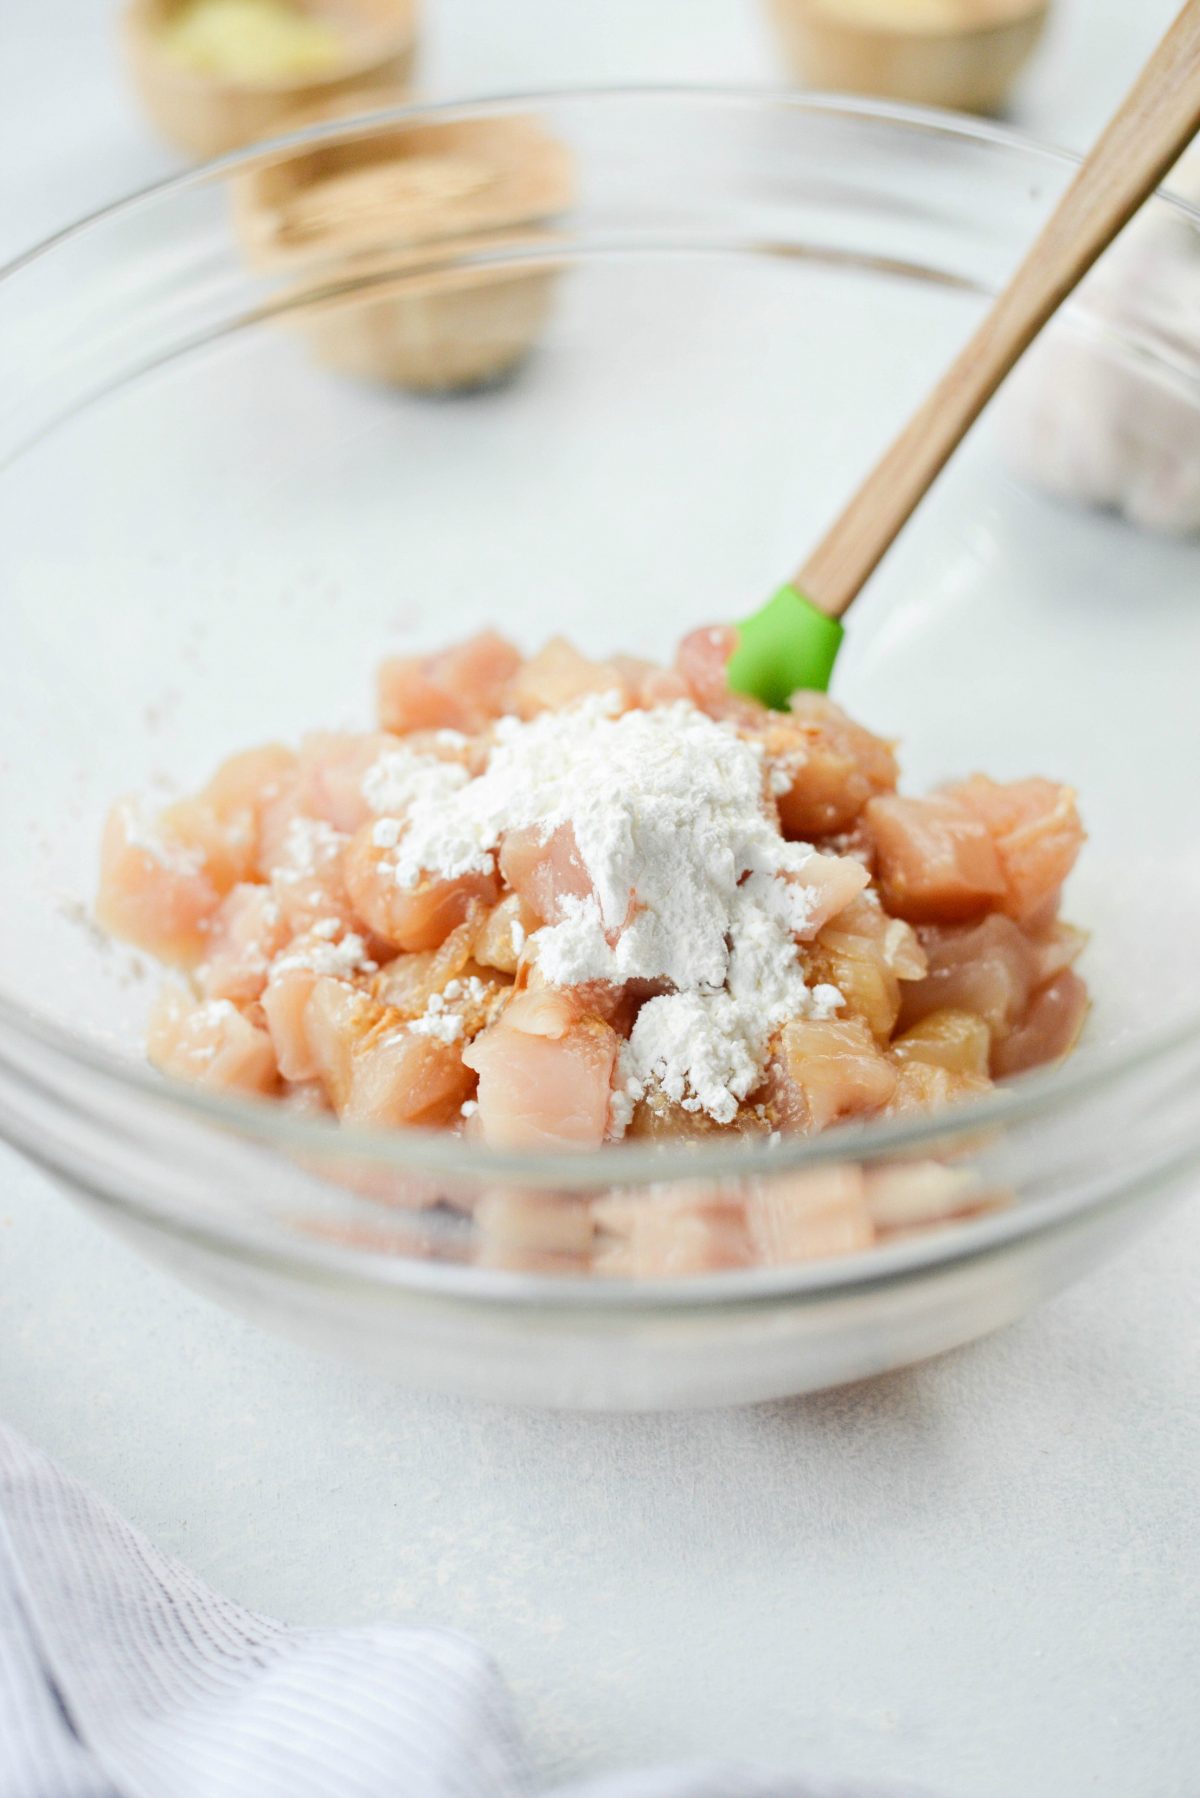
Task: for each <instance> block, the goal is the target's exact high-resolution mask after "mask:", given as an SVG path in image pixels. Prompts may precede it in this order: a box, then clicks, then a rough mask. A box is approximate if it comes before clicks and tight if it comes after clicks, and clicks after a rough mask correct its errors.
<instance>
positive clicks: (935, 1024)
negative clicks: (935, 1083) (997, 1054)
mask: <svg viewBox="0 0 1200 1798" xmlns="http://www.w3.org/2000/svg"><path fill="white" fill-rule="evenodd" d="M991 1048H992V1035H991V1031H990V1030H989V1029H988V1027H987V1025H986V1024H985V1023H984V1021H983V1019H982V1018H981V1017H977V1016H976V1015H975V1013H974V1012H970V1011H950V1010H947V1011H931V1012H930V1013H929V1014H928V1016H927V1017H924V1018H922V1019H921V1022H920V1023H919V1024H914V1025H913V1027H912V1029H911V1030H906V1031H905V1032H904V1034H903V1036H898V1037H897V1038H896V1040H895V1041H894V1042H893V1044H892V1056H893V1058H894V1059H895V1060H896V1061H923V1062H925V1063H926V1065H927V1066H929V1067H933V1068H946V1069H947V1070H948V1071H949V1072H950V1073H952V1074H986V1073H987V1071H988V1061H989V1057H990V1055H991Z"/></svg>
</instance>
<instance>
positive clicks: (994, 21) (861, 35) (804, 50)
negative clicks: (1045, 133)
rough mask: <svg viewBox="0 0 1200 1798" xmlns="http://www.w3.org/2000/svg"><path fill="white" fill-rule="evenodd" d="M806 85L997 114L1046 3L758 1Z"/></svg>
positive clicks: (1033, 41) (1037, 32)
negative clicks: (764, 7) (767, 14)
mask: <svg viewBox="0 0 1200 1798" xmlns="http://www.w3.org/2000/svg"><path fill="white" fill-rule="evenodd" d="M767 10H768V13H769V15H770V18H771V21H772V25H773V27H774V30H775V34H776V36H777V38H778V41H779V45H780V48H781V50H782V52H783V55H784V57H785V59H786V61H787V64H788V67H789V70H790V72H791V74H792V75H793V77H794V78H795V79H796V80H797V81H798V82H800V83H801V84H802V85H804V86H805V87H812V88H823V89H827V90H829V91H832V92H835V93H854V94H873V95H877V96H882V97H884V98H886V99H893V100H911V101H915V102H918V103H920V104H922V105H926V106H945V107H950V108H952V109H954V110H957V111H966V112H996V111H999V110H1000V108H1001V107H1003V105H1004V104H1005V102H1006V101H1007V99H1008V97H1009V94H1010V92H1011V91H1012V88H1013V85H1014V83H1015V82H1016V80H1017V77H1018V76H1019V75H1020V73H1021V71H1022V69H1023V68H1024V67H1025V65H1026V63H1027V62H1028V60H1029V58H1030V57H1031V56H1032V55H1033V52H1034V50H1035V49H1036V48H1037V45H1038V42H1039V40H1040V38H1041V36H1042V33H1043V31H1044V29H1045V26H1046V20H1047V16H1048V14H1049V10H1050V7H1049V0H767Z"/></svg>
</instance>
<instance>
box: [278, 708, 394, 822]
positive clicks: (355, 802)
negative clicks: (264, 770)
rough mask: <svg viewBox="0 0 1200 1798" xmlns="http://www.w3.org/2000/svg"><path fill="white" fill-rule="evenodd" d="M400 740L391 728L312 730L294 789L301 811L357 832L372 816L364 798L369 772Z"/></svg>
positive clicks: (305, 742)
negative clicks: (360, 730) (356, 730)
mask: <svg viewBox="0 0 1200 1798" xmlns="http://www.w3.org/2000/svg"><path fill="white" fill-rule="evenodd" d="M398 743H399V738H397V737H394V736H389V735H388V734H387V732H386V731H378V730H375V731H365V732H355V731H314V732H312V733H311V734H310V735H309V736H307V737H305V738H304V740H303V742H302V743H301V745H300V762H299V768H298V771H297V780H296V784H295V787H294V789H293V791H294V795H295V800H296V805H297V807H298V809H299V811H300V812H301V813H302V814H303V815H304V816H305V817H308V818H322V819H324V821H325V823H326V824H332V826H333V828H334V829H335V830H340V831H343V832H344V833H345V834H346V835H347V836H350V835H353V833H354V832H355V831H356V830H358V829H359V828H360V826H362V825H363V824H365V823H366V822H367V820H368V819H369V818H370V817H371V816H372V812H371V808H370V806H369V805H368V804H367V802H366V800H365V799H364V798H363V776H364V775H365V774H366V773H367V771H368V769H370V768H372V767H374V765H375V763H376V762H377V761H378V760H379V758H380V756H383V755H386V754H387V753H388V751H389V750H391V749H395V748H396V747H397V745H398Z"/></svg>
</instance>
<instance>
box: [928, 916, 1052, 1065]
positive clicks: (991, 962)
mask: <svg viewBox="0 0 1200 1798" xmlns="http://www.w3.org/2000/svg"><path fill="white" fill-rule="evenodd" d="M921 941H922V945H923V947H924V949H925V953H926V955H927V956H928V957H929V973H928V974H927V975H926V977H925V979H924V980H917V981H911V982H909V983H907V984H906V985H905V987H904V993H903V1002H902V1005H901V1011H900V1024H901V1028H902V1029H904V1030H910V1029H911V1028H912V1026H913V1025H914V1024H919V1023H920V1022H921V1020H922V1018H926V1017H928V1016H929V1014H930V1012H933V1011H969V1012H973V1013H974V1014H975V1016H976V1017H978V1018H982V1019H983V1021H984V1023H985V1024H986V1025H987V1027H988V1029H989V1031H990V1032H991V1035H992V1039H993V1042H995V1041H998V1040H999V1039H1001V1038H1002V1037H1004V1036H1006V1035H1007V1034H1008V1031H1009V1030H1010V1029H1011V1028H1012V1026H1013V1025H1014V1024H1015V1023H1016V1022H1017V1020H1018V1019H1019V1018H1020V1017H1021V1016H1022V1015H1023V1014H1024V1011H1025V1007H1026V1005H1027V1004H1028V1003H1029V995H1030V993H1031V991H1032V989H1033V983H1034V976H1035V971H1036V967H1037V957H1036V951H1035V950H1034V948H1033V947H1032V945H1031V944H1030V942H1029V940H1028V938H1027V937H1025V936H1024V935H1023V933H1022V932H1021V930H1020V929H1019V928H1018V926H1017V925H1016V924H1014V923H1013V921H1012V919H1011V918H1004V917H1001V916H1000V915H999V914H998V913H993V914H992V916H990V917H987V918H985V919H984V920H983V922H982V923H981V924H968V925H957V926H954V925H951V926H947V927H944V928H941V929H937V928H927V929H925V930H923V931H922V933H921Z"/></svg>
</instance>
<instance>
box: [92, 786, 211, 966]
mask: <svg viewBox="0 0 1200 1798" xmlns="http://www.w3.org/2000/svg"><path fill="white" fill-rule="evenodd" d="M220 902H221V895H220V893H219V892H218V890H217V888H216V886H215V885H214V884H213V882H212V880H211V879H210V877H209V874H208V872H207V870H206V868H205V865H204V858H203V856H202V855H201V853H200V852H199V851H198V850H197V849H195V848H188V847H185V846H184V845H183V844H182V843H180V842H178V841H177V840H176V839H174V838H172V837H171V836H169V835H167V834H166V833H165V832H163V831H162V830H160V829H159V828H158V827H156V826H155V825H154V824H151V823H149V822H147V821H146V820H145V819H144V818H143V817H142V816H141V815H140V813H139V811H138V808H137V805H136V803H135V802H134V801H132V800H121V801H119V802H118V804H116V805H115V806H114V807H113V809H112V811H111V812H110V813H109V815H108V820H107V822H106V824H105V826H104V836H103V839H102V841H101V846H100V887H99V892H98V894H97V897H96V917H97V920H98V922H99V923H100V925H101V927H102V928H103V929H105V930H107V931H109V932H110V934H111V935H113V936H117V937H121V938H122V939H123V940H124V941H126V942H130V943H135V944H136V945H137V947H138V948H139V949H145V950H146V951H147V952H148V953H149V954H151V955H156V956H157V957H158V958H159V960H160V961H165V962H170V963H173V964H174V965H176V966H178V967H184V968H186V967H191V966H193V965H194V964H195V963H196V962H198V961H199V960H200V958H201V956H202V955H203V954H204V951H205V949H206V947H207V944H208V932H209V929H210V926H211V923H212V919H213V915H214V913H215V912H216V909H217V907H218V905H219V904H220Z"/></svg>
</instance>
